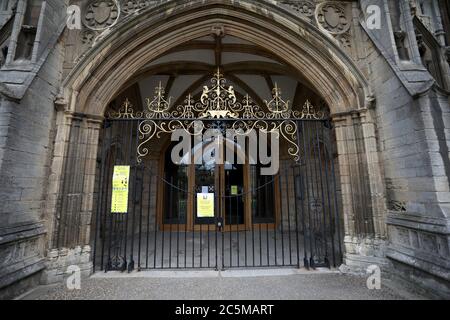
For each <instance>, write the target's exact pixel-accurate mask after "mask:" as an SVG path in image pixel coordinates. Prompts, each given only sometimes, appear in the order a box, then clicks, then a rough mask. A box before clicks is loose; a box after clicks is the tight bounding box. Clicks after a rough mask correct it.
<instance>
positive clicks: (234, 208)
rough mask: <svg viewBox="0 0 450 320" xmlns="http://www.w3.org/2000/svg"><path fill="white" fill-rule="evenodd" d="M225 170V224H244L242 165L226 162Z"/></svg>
mask: <svg viewBox="0 0 450 320" xmlns="http://www.w3.org/2000/svg"><path fill="white" fill-rule="evenodd" d="M224 170H225V199H224V201H225V224H226V225H240V224H245V207H244V200H245V197H244V196H243V194H244V193H245V192H244V191H245V189H244V166H243V165H232V164H229V163H226V164H225V165H224Z"/></svg>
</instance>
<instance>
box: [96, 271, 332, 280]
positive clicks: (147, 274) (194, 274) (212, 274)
mask: <svg viewBox="0 0 450 320" xmlns="http://www.w3.org/2000/svg"><path fill="white" fill-rule="evenodd" d="M339 273H340V272H339V271H337V270H330V269H316V270H315V271H310V270H307V269H232V270H225V271H214V270H152V271H133V272H131V273H128V272H119V271H111V272H97V273H95V274H94V275H92V276H91V278H93V279H114V278H174V279H175V278H178V279H180V278H182V279H190V278H254V277H280V276H293V275H299V274H302V275H308V274H309V275H318V274H339Z"/></svg>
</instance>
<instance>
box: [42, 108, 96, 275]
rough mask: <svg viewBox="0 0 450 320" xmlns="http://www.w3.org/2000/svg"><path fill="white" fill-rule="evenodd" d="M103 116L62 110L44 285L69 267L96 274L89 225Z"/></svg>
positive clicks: (51, 179) (56, 149) (51, 195)
mask: <svg viewBox="0 0 450 320" xmlns="http://www.w3.org/2000/svg"><path fill="white" fill-rule="evenodd" d="M101 125H102V119H101V118H100V117H93V116H87V115H81V114H74V113H69V112H64V111H60V112H59V113H58V116H57V134H56V139H55V152H54V158H53V163H52V171H51V175H50V178H49V179H50V187H49V195H48V199H49V202H48V203H49V211H48V217H49V221H50V223H49V226H48V229H49V237H50V239H49V248H48V256H47V258H48V259H47V270H46V273H45V277H44V279H43V280H44V282H46V283H52V282H55V281H60V280H62V279H63V278H64V276H65V273H66V270H67V267H68V266H70V265H77V266H79V267H80V268H81V270H82V273H83V274H84V275H89V274H90V273H91V272H92V263H91V247H90V225H91V218H92V214H93V212H94V188H95V171H96V165H97V150H98V142H99V132H100V129H101Z"/></svg>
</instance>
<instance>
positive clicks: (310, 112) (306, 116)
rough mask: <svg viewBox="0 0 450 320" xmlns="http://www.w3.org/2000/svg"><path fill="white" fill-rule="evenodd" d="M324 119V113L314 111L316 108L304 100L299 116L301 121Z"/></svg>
mask: <svg viewBox="0 0 450 320" xmlns="http://www.w3.org/2000/svg"><path fill="white" fill-rule="evenodd" d="M324 118H325V112H323V111H321V110H316V108H315V107H314V106H313V105H312V104H311V102H309V100H306V102H305V104H304V105H303V110H302V113H301V116H300V119H302V120H323V119H324Z"/></svg>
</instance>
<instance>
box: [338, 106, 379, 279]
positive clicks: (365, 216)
mask: <svg viewBox="0 0 450 320" xmlns="http://www.w3.org/2000/svg"><path fill="white" fill-rule="evenodd" d="M368 112H369V111H367V110H361V111H357V112H352V113H345V114H335V115H333V121H334V125H335V128H336V140H337V147H338V154H339V155H338V161H339V172H340V177H339V178H340V181H341V189H342V204H343V214H344V221H345V222H344V225H345V238H344V244H345V264H346V265H347V266H348V267H351V268H352V269H353V270H355V271H361V270H364V269H365V268H366V266H367V265H369V264H372V263H377V264H383V263H384V262H383V261H382V260H383V255H384V253H383V248H384V247H383V245H384V240H382V239H383V238H384V237H385V234H386V231H385V227H384V226H383V220H384V218H383V217H384V214H385V213H384V212H385V211H384V208H385V204H384V191H383V183H382V175H381V174H382V173H381V169H380V166H379V158H378V152H377V146H376V130H375V124H374V123H373V121H371V118H370V115H369V114H368Z"/></svg>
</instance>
